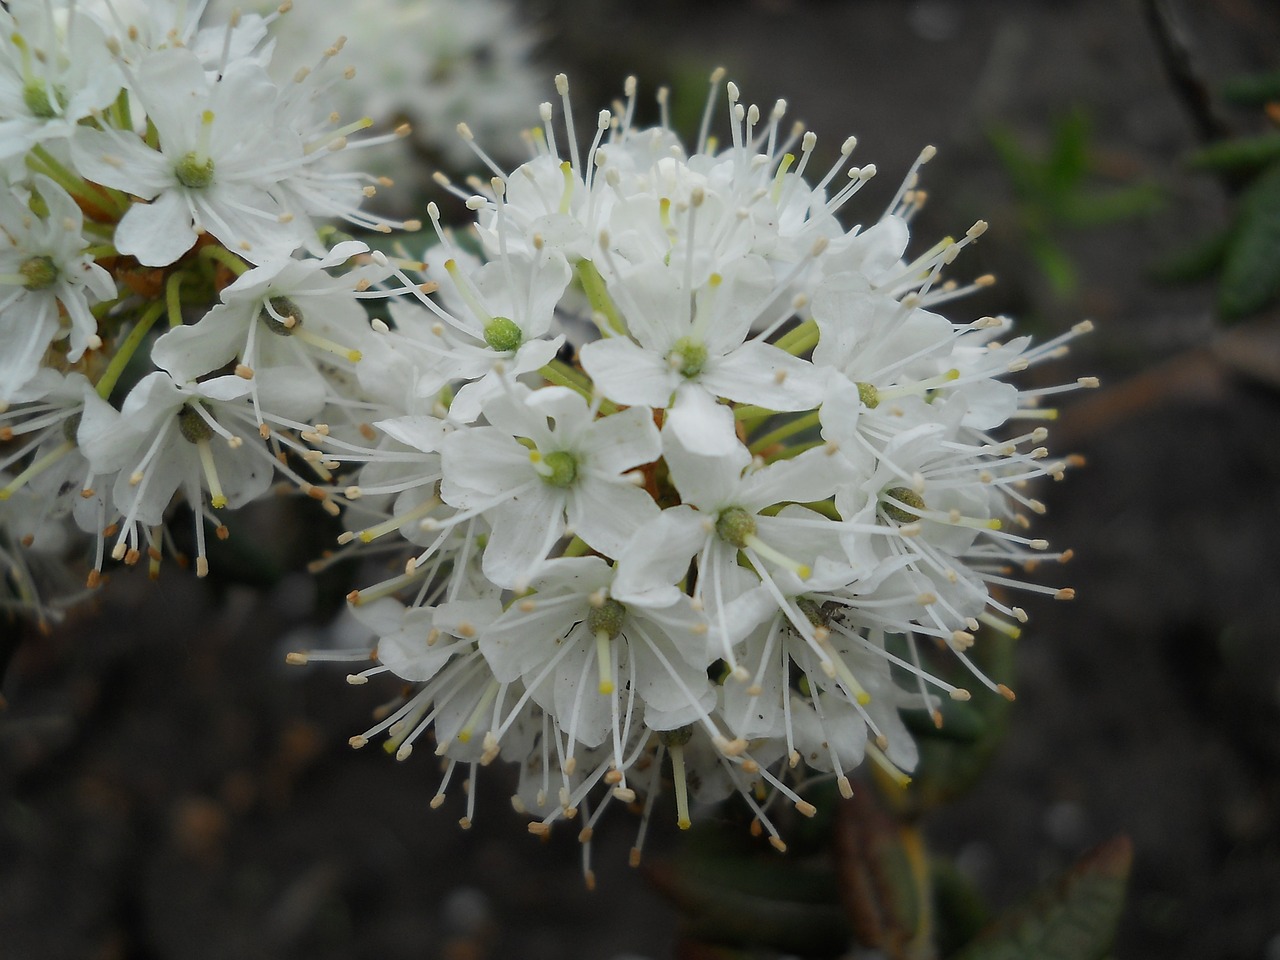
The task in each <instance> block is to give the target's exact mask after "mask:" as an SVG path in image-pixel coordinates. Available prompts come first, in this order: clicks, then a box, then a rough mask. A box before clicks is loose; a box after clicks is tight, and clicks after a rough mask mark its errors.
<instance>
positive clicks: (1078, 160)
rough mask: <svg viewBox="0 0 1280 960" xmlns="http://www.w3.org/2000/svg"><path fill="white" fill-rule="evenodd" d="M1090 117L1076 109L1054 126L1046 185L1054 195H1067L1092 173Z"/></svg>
mask: <svg viewBox="0 0 1280 960" xmlns="http://www.w3.org/2000/svg"><path fill="white" fill-rule="evenodd" d="M1089 134H1090V124H1089V117H1088V115H1087V114H1085V112H1084V111H1083V110H1080V109H1075V110H1072V111H1071V112H1070V113H1068V114H1067V115H1066V116H1064V117H1062V118H1061V119H1060V120H1059V121H1058V122H1057V123H1056V124H1055V125H1054V128H1053V145H1052V147H1051V148H1050V150H1049V157H1048V160H1047V162H1046V164H1045V176H1044V188H1045V190H1046V191H1047V192H1048V193H1049V194H1050V195H1053V196H1060V197H1061V196H1066V195H1067V194H1069V193H1071V192H1073V191H1074V190H1075V188H1076V187H1077V186H1079V185H1080V181H1082V180H1083V179H1084V177H1085V174H1086V173H1088V172H1089Z"/></svg>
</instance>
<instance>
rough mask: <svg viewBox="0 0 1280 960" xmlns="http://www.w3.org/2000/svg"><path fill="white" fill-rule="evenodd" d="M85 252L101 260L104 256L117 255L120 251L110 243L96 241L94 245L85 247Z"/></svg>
mask: <svg viewBox="0 0 1280 960" xmlns="http://www.w3.org/2000/svg"><path fill="white" fill-rule="evenodd" d="M84 252H85V253H87V254H88V255H89V256H91V257H93V259H95V260H101V259H102V258H103V257H114V256H117V254H118V251H117V250H116V248H115V247H114V246H112V245H111V244H109V243H96V244H94V245H93V246H92V247H85V248H84Z"/></svg>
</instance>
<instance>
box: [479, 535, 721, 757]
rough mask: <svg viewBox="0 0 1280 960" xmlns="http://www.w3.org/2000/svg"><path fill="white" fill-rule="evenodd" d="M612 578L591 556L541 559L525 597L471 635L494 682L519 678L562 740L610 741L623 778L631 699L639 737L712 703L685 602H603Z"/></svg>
mask: <svg viewBox="0 0 1280 960" xmlns="http://www.w3.org/2000/svg"><path fill="white" fill-rule="evenodd" d="M612 578H613V570H612V569H611V568H610V567H609V565H608V564H607V563H605V562H604V561H603V560H601V559H599V558H598V557H581V558H565V559H560V560H553V561H549V562H548V563H547V564H545V565H544V566H543V568H542V570H541V571H540V572H539V573H538V574H537V575H536V576H535V577H533V578H532V580H531V581H530V588H531V589H532V591H533V592H532V593H531V594H529V595H527V596H525V597H523V598H521V599H520V600H517V601H516V602H515V603H513V604H512V605H511V606H510V607H508V608H507V610H506V611H504V612H503V613H502V614H501V616H499V617H498V618H497V619H496V620H494V621H493V622H492V623H490V624H489V625H488V626H486V627H485V628H483V629H482V630H480V632H479V643H480V649H481V651H482V652H483V653H484V655H485V659H486V660H488V662H489V665H490V666H491V667H492V668H493V672H494V675H495V676H496V677H497V678H498V679H499V680H501V681H506V682H510V681H512V680H515V679H517V678H520V679H522V680H523V682H524V684H525V685H526V686H527V687H528V688H529V689H530V690H531V691H532V695H533V698H534V700H535V701H536V702H537V703H538V705H539V706H541V707H542V708H543V710H545V711H546V712H547V713H548V714H549V715H550V716H551V717H552V718H554V719H555V720H556V722H557V723H558V725H559V726H560V727H561V729H563V730H564V731H566V733H568V735H569V738H570V740H571V741H577V742H578V743H581V744H582V745H583V746H586V747H595V746H599V745H600V744H602V743H605V741H606V740H607V739H609V738H610V737H612V746H613V750H614V763H615V766H616V767H617V768H618V769H619V770H622V771H623V772H624V775H625V768H624V767H623V765H622V761H623V756H622V752H623V751H622V748H623V744H624V743H626V742H627V741H628V740H629V739H630V737H629V735H628V734H627V733H624V731H627V730H629V729H630V728H631V726H632V724H633V722H639V718H634V717H633V716H632V710H633V709H634V707H635V703H636V699H637V698H638V699H639V701H640V703H641V704H643V705H644V708H645V709H644V715H643V723H644V725H645V726H646V727H647V728H648V729H650V730H672V729H675V728H677V727H680V726H683V725H685V724H688V723H694V722H698V721H701V720H703V719H705V718H706V717H707V716H708V714H709V713H710V710H711V708H712V707H713V706H714V705H715V702H716V696H715V691H714V690H713V688H712V687H711V684H710V683H709V682H708V679H707V670H706V666H707V663H706V657H705V655H704V652H703V651H704V648H705V644H704V643H703V641H702V639H701V638H702V635H703V634H704V633H705V632H706V630H707V625H706V621H705V618H703V617H702V616H701V615H700V614H698V613H697V612H696V611H695V610H694V609H693V607H692V604H691V602H690V600H689V598H688V597H679V598H678V599H677V601H676V603H674V604H671V605H670V606H665V607H647V606H643V605H639V604H622V603H619V602H618V601H617V600H614V599H613V598H611V597H610V596H609V585H610V581H611V580H612ZM620 782H621V781H620Z"/></svg>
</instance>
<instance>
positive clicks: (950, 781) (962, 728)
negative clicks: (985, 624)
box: [876, 629, 1017, 819]
mask: <svg viewBox="0 0 1280 960" xmlns="http://www.w3.org/2000/svg"><path fill="white" fill-rule="evenodd" d="M1016 643H1017V641H1016V640H1015V639H1014V638H1013V637H1010V636H1008V635H1006V634H1004V633H1000V632H998V631H995V630H985V629H984V630H983V631H982V632H981V633H980V634H979V635H978V637H977V642H976V643H975V644H974V646H973V649H972V650H971V651H970V656H971V657H972V658H973V660H974V662H975V663H976V665H977V666H978V667H979V668H980V669H981V670H983V671H984V672H985V673H986V674H987V676H990V677H995V678H997V679H999V680H1006V681H1009V682H1012V677H1013V673H1014V664H1013V651H1014V647H1015V645H1016ZM930 669H931V670H932V671H934V672H938V673H940V675H941V676H942V677H943V678H944V679H946V680H947V681H949V682H951V683H956V684H959V685H964V684H966V683H968V682H970V681H972V675H970V674H969V673H968V672H967V671H966V670H965V669H964V668H963V667H959V666H957V665H955V664H952V663H945V662H944V663H940V664H936V665H930ZM974 686H975V687H976V689H975V690H974V692H973V697H972V699H970V700H966V701H957V700H950V699H948V700H944V701H943V702H942V703H941V704H940V705H939V713H940V714H941V716H942V726H941V728H939V727H936V726H935V725H934V723H933V722H932V720H931V719H930V717H929V716H928V714H925V713H922V712H919V711H913V712H906V713H903V715H902V716H903V720H904V721H905V722H906V723H907V724H908V725H909V726H910V727H911V729H912V732H913V733H914V734H915V737H916V744H917V746H918V747H919V750H920V762H919V763H918V764H916V769H915V770H914V771H913V772H912V774H911V782H910V783H909V784H908V785H907V786H906V788H905V789H903V788H900V787H898V786H896V785H893V784H890V783H887V782H882V781H880V780H879V779H877V781H876V782H877V785H878V786H880V788H881V789H880V793H881V796H882V797H883V799H884V802H885V804H886V806H888V807H889V808H890V809H892V810H894V811H895V812H896V813H897V814H898V815H899V816H900V817H904V818H907V819H913V818H916V817H919V816H922V815H923V814H925V813H926V812H928V811H929V810H932V809H934V808H935V807H939V806H942V805H943V804H945V803H948V802H949V801H951V800H953V799H955V798H956V797H957V796H959V795H960V794H962V793H964V792H965V791H966V790H968V789H969V788H970V787H971V786H972V785H973V784H974V782H975V781H977V779H978V777H980V776H981V775H982V772H983V771H984V770H985V769H986V767H987V764H988V762H989V761H990V759H991V757H992V755H993V754H994V753H995V751H996V750H997V748H998V747H999V746H1000V743H1001V742H1002V741H1003V739H1004V735H1005V731H1006V727H1007V719H1008V714H1009V709H1010V706H1011V704H1010V703H1009V701H1008V700H1006V699H1005V698H1004V697H1001V696H999V695H997V694H995V693H993V692H992V691H990V690H988V689H986V688H985V687H983V686H981V685H978V684H974Z"/></svg>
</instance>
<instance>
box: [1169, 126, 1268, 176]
mask: <svg viewBox="0 0 1280 960" xmlns="http://www.w3.org/2000/svg"><path fill="white" fill-rule="evenodd" d="M1276 160H1280V133H1266V134H1262V135H1260V136H1256V137H1239V138H1237V139H1234V140H1220V141H1218V142H1217V143H1211V144H1209V146H1207V147H1202V148H1201V149H1199V150H1196V151H1195V152H1193V153H1192V154H1191V155H1190V156H1189V157H1187V165H1188V166H1189V167H1191V168H1193V169H1195V170H1211V171H1214V172H1216V173H1230V174H1238V175H1250V176H1251V175H1253V174H1255V173H1259V172H1261V171H1262V170H1264V169H1265V168H1266V167H1267V166H1269V165H1270V164H1272V163H1274V162H1275V161H1276Z"/></svg>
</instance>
